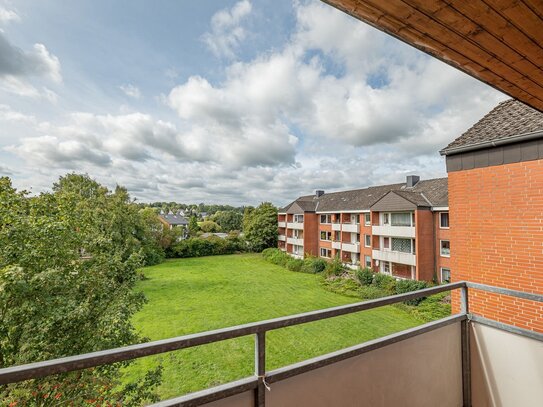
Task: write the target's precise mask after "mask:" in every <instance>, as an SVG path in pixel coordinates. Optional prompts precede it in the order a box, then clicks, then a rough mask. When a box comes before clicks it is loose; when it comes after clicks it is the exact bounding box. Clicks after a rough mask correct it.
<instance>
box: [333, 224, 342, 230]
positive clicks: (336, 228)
mask: <svg viewBox="0 0 543 407" xmlns="http://www.w3.org/2000/svg"><path fill="white" fill-rule="evenodd" d="M332 230H334V231H339V230H341V223H332Z"/></svg>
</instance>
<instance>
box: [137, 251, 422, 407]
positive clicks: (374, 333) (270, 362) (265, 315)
mask: <svg viewBox="0 0 543 407" xmlns="http://www.w3.org/2000/svg"><path fill="white" fill-rule="evenodd" d="M144 272H145V276H146V277H147V278H148V279H147V280H144V281H141V282H140V283H139V284H138V287H137V289H139V290H142V291H143V292H145V294H146V296H147V298H148V299H149V302H148V304H147V305H146V306H145V307H144V308H143V310H142V311H141V312H139V313H138V314H137V315H136V316H135V317H134V324H135V326H136V328H137V329H138V330H139V331H140V332H141V333H142V334H143V335H145V336H147V337H149V338H150V339H152V340H155V339H164V338H169V337H173V336H178V335H185V334H190V333H195V332H202V331H207V330H211V329H216V328H223V327H228V326H233V325H239V324H243V323H247V322H253V321H259V320H263V319H269V318H276V317H279V316H285V315H291V314H296V313H300V312H305V311H311V310H317V309H322V308H328V307H333V306H336V305H342V304H347V303H350V302H356V301H357V299H356V298H353V297H346V296H343V295H340V294H336V293H332V292H329V291H327V290H325V289H324V288H322V287H321V285H320V283H319V279H320V278H321V277H319V276H315V275H309V274H302V273H295V272H291V271H288V270H286V269H284V268H282V267H279V266H276V265H273V264H271V263H268V262H266V261H265V260H264V259H262V257H261V256H260V255H257V254H243V255H228V256H214V257H202V258H193V259H180V260H170V261H167V262H165V263H162V264H160V265H157V266H153V267H148V268H146V269H144ZM417 324H419V322H418V321H417V320H416V319H415V318H414V317H413V316H411V315H410V314H408V313H407V312H405V311H403V310H401V309H398V308H395V307H390V306H389V307H383V308H378V309H375V310H371V311H364V312H360V313H357V314H351V315H345V316H341V317H337V318H332V319H328V320H323V321H317V322H312V323H309V324H304V325H299V326H295V327H289V328H283V329H280V330H276V331H271V332H269V333H268V334H267V337H266V339H267V352H268V353H267V368H268V370H270V369H275V368H277V367H280V366H285V365H288V364H291V363H294V362H297V361H300V360H304V359H307V358H310V357H314V356H317V355H320V354H324V353H327V352H331V351H334V350H338V349H341V348H344V347H347V346H351V345H355V344H357V343H360V342H363V341H366V340H369V339H372V338H376V337H380V336H384V335H387V334H390V333H392V332H396V331H400V330H402V329H406V328H409V327H413V326H415V325H417ZM253 352H254V351H253V337H243V338H238V339H234V340H228V341H224V342H220V343H215V344H209V345H204V346H201V347H196V348H190V349H185V350H181V351H176V352H170V353H168V354H164V355H161V356H156V357H147V358H144V359H141V360H139V361H138V362H135V363H134V364H133V365H132V366H130V367H129V369H128V372H127V375H128V376H129V377H136V376H138V377H141V376H142V375H143V372H144V371H145V370H146V369H149V368H151V367H154V366H156V364H157V363H158V361H161V362H162V364H163V366H164V381H163V384H162V386H161V387H160V394H161V396H162V397H163V398H170V397H174V396H178V395H182V394H185V393H188V392H191V391H195V390H200V389H203V388H206V387H209V386H214V385H217V384H221V383H224V382H227V381H231V380H236V379H239V378H242V377H246V376H249V375H251V374H252V370H253Z"/></svg>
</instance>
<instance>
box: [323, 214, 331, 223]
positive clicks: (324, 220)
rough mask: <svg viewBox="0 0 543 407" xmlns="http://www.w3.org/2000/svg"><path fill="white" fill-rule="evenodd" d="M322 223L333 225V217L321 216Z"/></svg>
mask: <svg viewBox="0 0 543 407" xmlns="http://www.w3.org/2000/svg"><path fill="white" fill-rule="evenodd" d="M321 223H332V215H330V214H327V215H321Z"/></svg>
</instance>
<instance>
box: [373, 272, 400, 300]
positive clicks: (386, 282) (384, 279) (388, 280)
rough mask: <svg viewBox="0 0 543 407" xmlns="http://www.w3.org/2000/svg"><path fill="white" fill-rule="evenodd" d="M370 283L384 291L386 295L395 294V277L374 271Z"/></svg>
mask: <svg viewBox="0 0 543 407" xmlns="http://www.w3.org/2000/svg"><path fill="white" fill-rule="evenodd" d="M372 285H373V286H375V287H377V288H380V289H381V290H383V291H385V292H386V293H387V295H393V294H396V279H394V278H393V277H390V276H387V275H386V274H382V273H376V274H375V275H374V276H373V282H372Z"/></svg>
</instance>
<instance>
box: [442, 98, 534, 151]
mask: <svg viewBox="0 0 543 407" xmlns="http://www.w3.org/2000/svg"><path fill="white" fill-rule="evenodd" d="M540 131H543V113H541V112H539V111H538V110H535V109H533V108H531V107H530V106H527V105H525V104H524V103H521V102H519V101H518V100H514V99H509V100H506V101H505V102H501V103H500V104H499V105H498V106H496V107H495V108H494V109H492V110H491V111H490V112H489V113H488V114H487V115H486V116H484V117H483V118H482V119H481V120H479V121H478V122H477V123H475V124H474V125H473V126H472V127H471V128H470V129H469V130H468V131H466V132H465V133H464V134H462V135H461V136H460V137H458V138H457V139H456V140H454V141H453V142H452V143H450V144H449V145H448V146H447V147H445V148H444V149H443V150H441V151H440V153H441V154H445V155H447V154H451V153H454V150H457V149H463V148H466V147H473V148H472V149H476V147H478V146H480V147H481V148H485V147H489V145H488V144H490V143H492V142H496V141H498V140H500V141H502V140H508V139H512V140H511V141H514V139H516V138H517V137H518V136H521V135H527V134H530V133H534V132H540ZM542 137H543V136H542ZM491 145H492V144H490V146H491Z"/></svg>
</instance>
